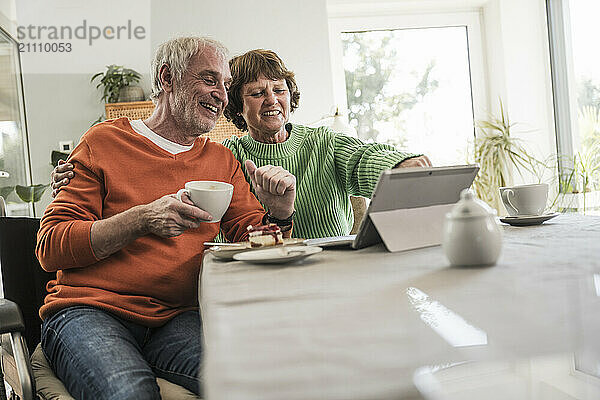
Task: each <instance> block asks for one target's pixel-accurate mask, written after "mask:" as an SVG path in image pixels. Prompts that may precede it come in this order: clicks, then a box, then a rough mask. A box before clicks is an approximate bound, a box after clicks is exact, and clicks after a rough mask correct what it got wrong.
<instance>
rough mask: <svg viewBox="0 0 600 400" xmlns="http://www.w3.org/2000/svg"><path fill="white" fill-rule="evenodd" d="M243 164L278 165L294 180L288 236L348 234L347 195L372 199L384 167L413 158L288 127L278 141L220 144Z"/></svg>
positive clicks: (338, 136) (317, 131) (329, 134)
mask: <svg viewBox="0 0 600 400" xmlns="http://www.w3.org/2000/svg"><path fill="white" fill-rule="evenodd" d="M223 145H225V146H226V147H228V148H229V149H230V150H231V151H232V152H233V155H234V156H235V158H237V159H238V161H239V162H240V163H241V164H242V168H243V170H244V174H246V179H247V180H248V181H250V179H249V177H248V172H247V171H246V168H245V166H244V162H245V161H246V160H248V159H249V160H252V161H254V163H255V164H256V165H257V166H258V167H261V166H263V165H267V164H270V165H279V166H282V167H283V168H285V169H286V170H288V171H290V172H291V173H292V174H294V175H295V176H296V190H297V191H296V202H295V204H294V207H295V209H296V216H295V218H294V231H293V235H292V236H293V237H301V238H307V239H310V238H319V237H325V236H338V235H347V234H348V233H349V232H350V229H352V224H353V218H354V217H353V215H352V208H351V205H350V199H349V197H348V196H349V195H355V196H364V197H371V195H372V193H373V190H374V189H375V185H376V184H377V180H378V179H379V175H380V174H381V172H382V171H383V170H385V169H388V168H392V167H394V166H395V165H396V164H398V163H399V162H401V161H403V160H405V159H407V158H410V157H414V156H415V155H414V154H408V153H403V152H399V151H396V149H395V148H394V147H392V146H389V145H385V144H376V143H369V144H367V143H364V142H362V141H361V140H359V139H356V138H353V137H349V136H345V135H342V134H339V133H335V132H333V131H332V130H331V129H329V128H327V127H320V128H309V127H306V126H301V125H292V131H291V134H290V136H289V138H288V140H286V141H285V142H283V143H276V144H266V143H261V142H258V141H256V140H254V139H252V138H251V137H250V136H249V135H246V136H242V137H237V136H232V137H231V138H230V139H226V140H225V141H223Z"/></svg>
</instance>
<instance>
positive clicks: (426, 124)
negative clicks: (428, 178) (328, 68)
mask: <svg viewBox="0 0 600 400" xmlns="http://www.w3.org/2000/svg"><path fill="white" fill-rule="evenodd" d="M330 30H332V32H330V35H331V37H332V39H331V40H332V42H331V48H332V53H333V54H334V55H333V56H332V64H333V68H334V82H335V85H336V88H335V92H336V93H335V94H336V102H337V103H338V105H341V106H342V108H346V109H347V110H348V120H349V123H350V124H351V125H352V126H353V127H354V128H355V129H356V130H357V134H358V136H359V137H360V138H361V139H363V140H365V141H367V142H380V143H389V144H391V145H394V146H396V147H397V148H399V149H403V150H408V151H414V152H422V153H425V154H427V155H428V156H429V157H430V158H431V160H432V162H433V163H434V164H435V165H450V164H464V163H465V162H467V161H469V160H472V157H470V155H469V150H470V149H471V147H470V146H471V145H472V143H473V138H474V132H475V131H474V119H479V118H481V117H482V115H481V113H482V112H483V110H485V108H486V107H485V96H484V95H483V86H484V85H483V84H482V82H483V77H482V71H483V69H482V62H481V51H480V48H479V47H478V46H480V37H479V35H478V32H479V25H478V14H477V13H473V14H460V15H455V14H444V15H438V16H432V15H427V16H411V17H409V16H406V15H404V16H396V17H371V18H350V19H348V18H339V19H338V18H332V19H330ZM473 36H477V37H476V38H473ZM474 48H478V50H476V53H477V54H476V55H475V57H473V54H472V52H473V49H474ZM473 58H475V60H476V61H473ZM473 64H475V66H474V65H473ZM473 71H475V74H476V75H477V76H476V77H475V79H474V76H473V75H474V72H473ZM475 85H478V87H477V88H475ZM475 104H477V107H474V105H475ZM474 113H475V115H474ZM478 114H479V115H478Z"/></svg>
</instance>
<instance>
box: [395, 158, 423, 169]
mask: <svg viewBox="0 0 600 400" xmlns="http://www.w3.org/2000/svg"><path fill="white" fill-rule="evenodd" d="M414 167H422V168H423V167H431V161H429V158H427V156H419V157H413V158H409V159H406V160H404V161H402V162H401V163H399V164H398V165H396V166H395V167H394V168H414Z"/></svg>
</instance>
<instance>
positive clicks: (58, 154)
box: [50, 150, 69, 168]
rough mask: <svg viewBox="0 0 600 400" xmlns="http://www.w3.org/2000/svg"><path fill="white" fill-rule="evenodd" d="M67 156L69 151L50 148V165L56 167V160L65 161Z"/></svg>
mask: <svg viewBox="0 0 600 400" xmlns="http://www.w3.org/2000/svg"><path fill="white" fill-rule="evenodd" d="M68 157H69V153H64V152H62V151H56V150H52V154H51V156H50V158H51V162H52V166H53V167H55V168H56V166H57V165H58V161H59V160H63V161H67V158H68Z"/></svg>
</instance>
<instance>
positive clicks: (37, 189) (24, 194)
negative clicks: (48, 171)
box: [15, 183, 50, 203]
mask: <svg viewBox="0 0 600 400" xmlns="http://www.w3.org/2000/svg"><path fill="white" fill-rule="evenodd" d="M49 186H50V184H49V183H48V184H45V185H42V184H37V185H31V186H21V185H17V186H15V192H16V193H17V196H19V198H20V199H21V200H23V201H24V202H25V203H35V202H37V201H40V199H41V198H42V195H43V194H44V192H45V191H46V189H48V187H49Z"/></svg>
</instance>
